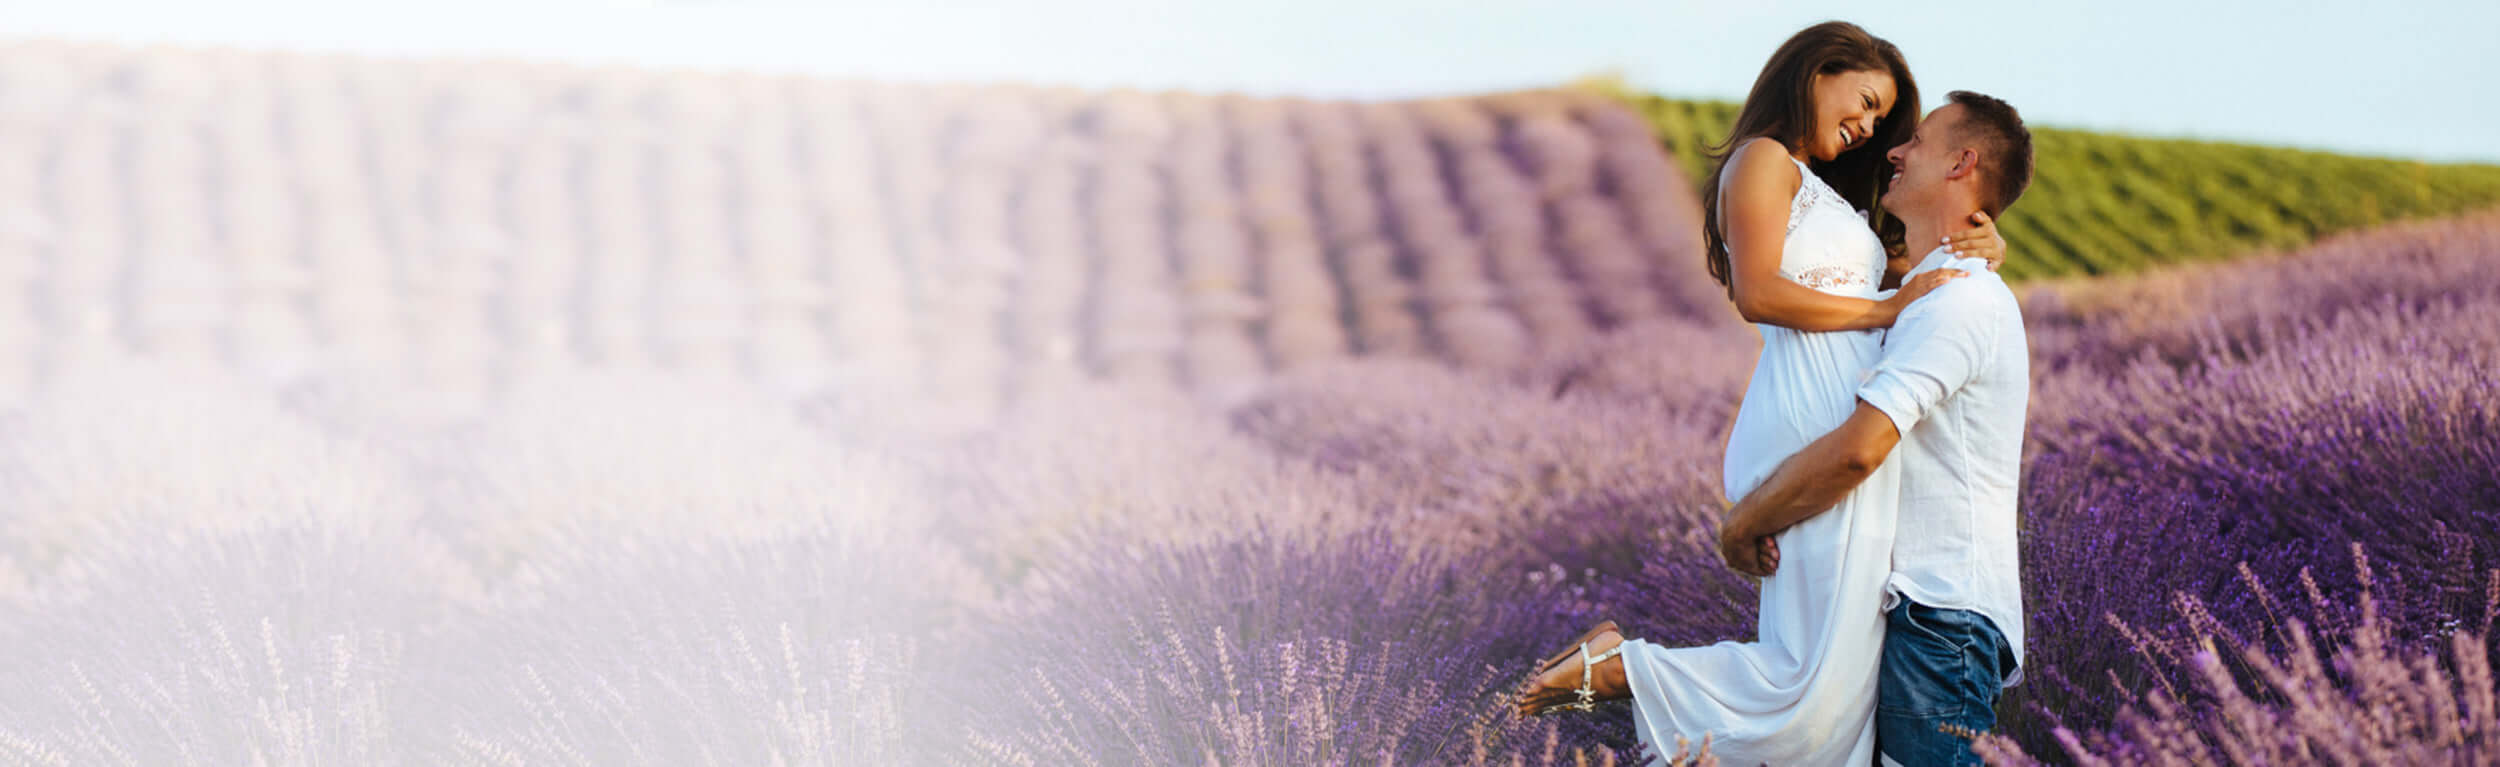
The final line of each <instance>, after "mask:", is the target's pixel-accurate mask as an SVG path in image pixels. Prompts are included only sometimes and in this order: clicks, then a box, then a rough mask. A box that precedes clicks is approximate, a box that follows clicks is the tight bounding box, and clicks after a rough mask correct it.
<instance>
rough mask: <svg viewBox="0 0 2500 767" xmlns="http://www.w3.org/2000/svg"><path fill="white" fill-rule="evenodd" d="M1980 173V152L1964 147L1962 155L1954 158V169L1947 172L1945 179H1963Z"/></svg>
mask: <svg viewBox="0 0 2500 767" xmlns="http://www.w3.org/2000/svg"><path fill="white" fill-rule="evenodd" d="M1978 171H1979V150H1977V149H1972V148H1970V147H1963V148H1962V153H1961V154H1958V155H1955V156H1954V157H1953V169H1952V170H1949V171H1945V174H1944V177H1945V178H1961V177H1963V176H1968V175H1970V174H1972V173H1976V172H1978Z"/></svg>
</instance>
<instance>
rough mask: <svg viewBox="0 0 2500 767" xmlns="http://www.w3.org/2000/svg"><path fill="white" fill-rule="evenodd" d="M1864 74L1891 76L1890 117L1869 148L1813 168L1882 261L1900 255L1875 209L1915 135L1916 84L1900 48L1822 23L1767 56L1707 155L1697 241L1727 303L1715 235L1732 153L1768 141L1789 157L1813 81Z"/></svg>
mask: <svg viewBox="0 0 2500 767" xmlns="http://www.w3.org/2000/svg"><path fill="white" fill-rule="evenodd" d="M1861 71H1864V72H1884V73H1888V74H1891V75H1892V85H1893V90H1894V92H1895V94H1896V95H1895V96H1894V97H1893V104H1892V111H1891V112H1888V113H1886V114H1885V115H1884V119H1882V120H1879V121H1877V122H1876V123H1875V135H1874V136H1872V137H1870V138H1869V139H1868V140H1867V142H1866V143H1864V144H1861V145H1859V146H1858V148H1856V149H1853V150H1850V151H1847V152H1842V153H1841V155H1840V156H1839V157H1837V158H1833V160H1832V161H1831V162H1827V163H1821V164H1819V165H1813V166H1812V167H1813V168H1814V174H1815V175H1817V176H1821V177H1822V178H1823V183H1825V184H1829V185H1831V187H1832V189H1833V190H1834V191H1838V192H1840V196H1841V197H1842V198H1844V199H1847V200H1848V201H1849V205H1850V206H1851V207H1855V208H1862V209H1865V210H1866V211H1867V213H1868V215H1869V216H1871V217H1872V218H1871V219H1869V222H1868V223H1869V224H1870V225H1872V226H1873V227H1874V228H1875V235H1876V238H1877V239H1880V240H1882V241H1883V243H1884V251H1885V252H1886V253H1889V254H1895V255H1898V254H1899V253H1900V252H1901V248H1902V243H1901V240H1902V237H1903V236H1904V235H1903V233H1902V226H1901V221H1900V219H1896V218H1893V217H1892V216H1889V215H1885V213H1884V210H1883V207H1882V206H1880V205H1876V204H1875V201H1876V200H1877V199H1880V198H1881V197H1882V196H1883V194H1884V190H1885V188H1886V187H1887V186H1888V185H1889V184H1890V183H1891V177H1892V173H1891V170H1892V164H1891V163H1890V162H1887V161H1885V160H1884V153H1886V152H1889V151H1892V148H1893V147H1895V146H1899V145H1901V143H1902V142H1906V141H1909V140H1910V132H1911V131H1912V130H1914V129H1916V128H1917V127H1918V117H1919V106H1918V83H1917V82H1916V81H1914V80H1911V79H1910V65H1909V64H1908V63H1906V62H1904V61H1902V59H1901V49H1900V48H1896V47H1894V46H1893V44H1892V43H1891V42H1889V41H1886V40H1885V39H1883V38H1880V37H1876V36H1874V35H1870V34H1867V32H1866V30H1865V29H1862V28H1859V27H1858V25H1856V24H1851V23H1849V22H1846V21H1826V22H1823V23H1821V24H1816V25H1814V26H1811V27H1806V28H1805V29H1803V30H1800V31H1798V32H1797V34H1796V35H1794V36H1791V37H1789V38H1788V42H1785V43H1781V44H1780V47H1779V50H1777V51H1773V52H1772V53H1771V61H1770V62H1769V63H1766V64H1763V65H1762V74H1760V75H1757V76H1755V77H1754V81H1753V91H1752V92H1751V93H1748V94H1746V95H1745V106H1744V108H1743V109H1741V110H1739V111H1738V112H1737V113H1736V125H1735V126H1734V128H1733V129H1731V130H1729V131H1728V136H1727V141H1726V142H1724V143H1721V144H1719V145H1717V146H1713V147H1710V159H1711V163H1710V178H1709V179H1708V180H1706V181H1703V182H1702V186H1701V204H1702V217H1701V226H1702V236H1703V238H1704V240H1705V242H1706V244H1707V245H1708V246H1709V248H1708V250H1707V251H1706V252H1707V255H1705V256H1703V257H1704V258H1706V259H1708V260H1709V266H1710V278H1711V279H1714V280H1718V281H1719V285H1720V286H1722V287H1725V288H1727V290H1728V298H1729V299H1731V300H1733V299H1734V298H1735V297H1736V286H1735V285H1734V284H1732V283H1731V282H1730V280H1729V270H1730V265H1729V263H1728V252H1727V232H1726V231H1725V230H1723V229H1721V228H1720V227H1719V174H1720V173H1721V172H1722V171H1724V170H1725V169H1726V167H1727V161H1728V159H1729V157H1730V156H1731V155H1734V154H1735V153H1736V148H1737V147H1740V146H1744V144H1745V142H1747V141H1750V140H1753V139H1754V138H1756V137H1760V136H1769V137H1771V138H1772V139H1773V140H1776V141H1778V142H1780V145H1781V146H1784V147H1787V148H1788V149H1789V150H1790V151H1792V152H1793V151H1795V150H1796V149H1797V148H1798V147H1801V146H1804V145H1805V140H1806V133H1807V132H1808V131H1811V130H1814V89H1813V88H1812V87H1810V86H1811V85H1812V83H1813V82H1814V76H1815V75H1818V74H1824V75H1836V74H1840V73H1843V72H1861Z"/></svg>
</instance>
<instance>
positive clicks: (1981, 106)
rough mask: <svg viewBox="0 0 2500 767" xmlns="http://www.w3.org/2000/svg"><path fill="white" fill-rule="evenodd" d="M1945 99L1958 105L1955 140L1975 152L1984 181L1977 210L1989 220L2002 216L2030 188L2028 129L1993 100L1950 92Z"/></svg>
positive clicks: (2005, 106)
mask: <svg viewBox="0 0 2500 767" xmlns="http://www.w3.org/2000/svg"><path fill="white" fill-rule="evenodd" d="M1945 98H1946V99H1948V100H1950V101H1951V102H1952V103H1955V104H1960V105H1962V119H1961V121H1960V122H1959V123H1958V124H1956V125H1955V126H1954V133H1955V137H1956V138H1958V139H1960V141H1961V142H1962V143H1964V144H1967V145H1968V146H1971V147H1973V148H1976V149H1978V150H1979V158H1980V159H1979V168H1980V173H1981V174H1982V175H1983V176H1984V177H1985V179H1986V183H1984V184H1981V185H1980V199H1979V209H1980V210H1984V211H1987V212H1988V217H1989V218H1996V217H1998V216H2003V215H2005V209H2006V208H2009V207H2013V205H2014V200H2015V198H2018V197H2021V196H2023V188H2024V187H2028V186H2030V185H2031V129H2030V128H2025V127H2023V116H2022V113H2020V112H2016V111H2014V107H2013V105H2010V104H2007V103H2005V102H2003V101H2000V100H1998V99H1997V98H1996V97H1994V96H1989V95H1987V94H1984V93H1974V92H1971V91H1954V92H1952V93H1948V94H1945Z"/></svg>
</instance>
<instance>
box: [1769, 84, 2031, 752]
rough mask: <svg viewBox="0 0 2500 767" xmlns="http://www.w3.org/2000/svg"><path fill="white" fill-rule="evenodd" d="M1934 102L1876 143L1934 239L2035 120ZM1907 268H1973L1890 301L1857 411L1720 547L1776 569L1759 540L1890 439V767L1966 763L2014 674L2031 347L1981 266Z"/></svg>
mask: <svg viewBox="0 0 2500 767" xmlns="http://www.w3.org/2000/svg"><path fill="white" fill-rule="evenodd" d="M1947 98H1948V99H1950V101H1951V103H1948V104H1946V105H1944V106H1942V107H1939V108H1937V109H1936V111H1934V112H1931V113H1929V114H1928V117H1927V119H1926V120H1925V121H1923V122H1921V123H1920V124H1919V126H1918V130H1917V131H1916V132H1915V133H1913V134H1912V136H1911V139H1910V141H1909V142H1908V143H1904V144H1902V145H1901V146H1899V147H1895V148H1894V149H1893V150H1892V151H1891V152H1890V153H1889V154H1887V155H1886V158H1887V159H1889V160H1891V161H1892V164H1893V168H1894V169H1895V173H1894V175H1893V178H1892V185H1891V189H1890V190H1889V191H1888V192H1886V193H1885V194H1884V197H1883V205H1884V209H1885V210H1886V211H1890V212H1891V213H1892V214H1893V215H1895V216H1898V217H1900V218H1901V220H1902V223H1903V224H1904V225H1905V226H1906V227H1907V229H1908V237H1907V241H1908V242H1912V243H1932V242H1941V241H1943V235H1944V233H1945V232H1948V231H1952V230H1954V229H1958V228H1960V226H1961V223H1960V222H1963V221H1967V220H1969V217H1970V215H1971V212H1972V211H1983V212H1985V213H1987V214H1988V215H1989V217H1991V218H1994V217H1998V216H2001V215H2002V214H2003V213H2004V211H2005V208H2006V206H2009V205H2012V204H2013V203H2014V199H2015V198H2016V197H2019V196H2021V195H2022V192H2023V187H2025V186H2026V185H2028V184H2029V183H2030V180H2031V132H2030V131H2029V130H2027V129H2025V128H2024V127H2023V122H2022V117H2021V115H2019V114H2017V113H2016V112H2015V111H2014V109H2013V107H2010V106H2007V105H2006V104H2005V102H2003V101H1998V100H1996V99H1994V98H1990V97H1987V96H1983V95H1980V94H1976V93H1970V92H1967V91H1954V92H1953V93H1952V94H1950V95H1949V96H1948V97H1947ZM1910 252H1913V253H1915V252H1917V251H1916V250H1915V249H1912V250H1911V251H1910ZM1905 267H1906V268H1907V272H1908V273H1909V274H1917V273H1920V272H1925V271H1928V270H1931V269H1959V270H1961V271H1964V272H1968V273H1969V274H1970V276H1968V277H1963V278H1960V279H1956V280H1953V281H1951V282H1947V283H1945V284H1944V285H1943V286H1941V287H1938V288H1936V289H1935V290H1934V291H1932V292H1930V293H1928V294H1927V295H1926V296H1925V297H1923V298H1920V299H1919V300H1918V302H1917V303H1914V304H1911V305H1910V307H1909V308H1908V309H1906V310H1904V311H1903V312H1902V313H1901V317H1900V318H1899V319H1898V320H1897V321H1895V322H1894V323H1893V326H1892V328H1891V329H1890V330H1888V331H1886V332H1885V336H1884V349H1883V356H1882V357H1881V358H1880V359H1879V361H1878V362H1877V363H1876V365H1875V367H1874V368H1873V369H1872V370H1870V371H1868V374H1867V379H1866V381H1865V383H1864V384H1862V385H1861V386H1860V387H1859V389H1858V405H1857V410H1856V412H1855V413H1853V414H1851V415H1850V417H1849V419H1848V420H1847V421H1846V422H1844V423H1842V424H1841V426H1840V427H1839V428H1837V429H1834V430H1833V431H1832V432H1831V433H1829V434H1826V435H1824V436H1823V437H1821V438H1819V439H1817V440H1816V441H1814V442H1813V443H1811V444H1809V445H1807V446H1806V447H1805V449H1803V450H1800V451H1798V452H1797V454H1796V455H1794V456H1791V457H1789V459H1788V460H1787V461H1785V462H1783V463H1782V464H1780V466H1779V468H1778V469H1777V470H1775V471H1773V472H1772V474H1771V476H1770V478H1768V479H1766V480H1764V481H1763V483H1762V484H1761V486H1759V487H1757V488H1755V489H1754V491H1753V492H1751V493H1748V494H1746V496H1745V497H1744V499H1743V500H1740V501H1738V502H1737V504H1736V506H1735V508H1734V509H1732V510H1731V512H1730V514H1729V517H1728V521H1727V523H1726V525H1725V526H1724V527H1722V528H1721V529H1720V533H1719V551H1720V555H1721V556H1722V557H1724V558H1725V559H1726V560H1727V562H1728V566H1730V567H1732V568H1735V569H1736V570H1738V571H1740V572H1745V573H1748V574H1752V575H1769V574H1770V573H1771V572H1772V570H1774V569H1775V568H1777V567H1778V566H1779V549H1778V546H1777V545H1776V544H1775V543H1774V542H1773V540H1772V536H1774V535H1777V534H1778V533H1779V532H1780V531H1782V530H1785V529H1787V528H1788V527H1789V526H1791V525H1794V524H1797V523H1798V522H1800V521H1803V520H1805V519H1807V518H1810V517H1812V516H1814V515H1815V514H1818V513H1820V512H1822V511H1824V510H1826V509H1830V508H1832V507H1833V506H1835V505H1838V504H1839V503H1840V501H1841V500H1842V498H1843V497H1845V496H1847V495H1848V493H1849V491H1850V489H1852V488H1854V487H1856V486H1857V485H1858V483H1859V482H1860V481H1863V480H1864V479H1865V478H1866V477H1867V476H1868V475H1869V474H1870V473H1872V472H1873V471H1874V469H1875V467H1876V466H1877V465H1879V464H1881V463H1883V461H1884V460H1885V459H1886V457H1887V456H1889V455H1892V454H1893V452H1894V448H1895V447H1896V446H1898V447H1899V448H1900V450H1899V457H1898V459H1897V460H1899V461H1902V465H1901V511H1900V518H1899V523H1898V524H1899V534H1898V535H1897V536H1896V538H1895V542H1894V544H1893V554H1892V574H1891V576H1890V577H1889V578H1888V579H1887V580H1886V581H1885V584H1884V608H1885V619H1886V626H1885V628H1886V631H1885V637H1884V648H1883V668H1882V671H1881V673H1880V675H1879V680H1880V681H1879V682H1878V690H1877V693H1876V700H1877V702H1876V713H1875V717H1876V725H1875V733H1876V734H1875V738H1876V748H1877V750H1878V751H1879V752H1880V753H1881V754H1882V757H1883V762H1884V763H1886V764H1899V765H1931V764H1979V759H1978V757H1976V756H1975V755H1973V754H1972V753H1971V749H1970V740H1971V738H1972V737H1974V736H1976V735H1977V734H1979V733H1984V732H1987V731H1988V730H1989V729H1990V728H1992V727H1994V726H1995V725H1996V700H1997V694H1998V692H1999V691H2000V690H2001V689H2002V688H2003V687H2007V686H2012V685H2013V684H2014V683H2016V682H2018V681H2020V680H2021V677H2022V673H2021V672H2022V648H2023V621H2022V616H2023V613H2022V584H2021V581H2020V578H2019V568H2018V559H2019V551H2018V550H2017V548H2016V546H2015V511H2014V502H2015V485H2016V481H2017V479H2018V474H2019V472H2020V471H2021V462H2020V456H2021V450H2022V444H2023V415H2024V411H2025V409H2026V408H2027V407H2028V404H2029V400H2030V390H2031V360H2030V347H2029V345H2028V343H2027V342H2026V340H2025V338H2024V336H2023V324H2022V312H2021V309H2020V308H2019V307H2017V306H2016V305H2015V302H2014V294H2013V293H2012V292H2011V291H2009V290H2007V289H2006V287H2005V282H2004V281H2003V280H2001V279H1998V278H1997V276H1996V275H1995V274H1994V273H1993V272H1990V271H1988V270H1987V268H1986V265H1985V264H1983V263H1982V262H1980V261H1978V260H1977V259H1962V258H1956V257H1954V256H1953V254H1952V252H1951V251H1948V250H1945V249H1943V248H1938V249H1936V250H1935V251H1934V252H1930V253H1927V254H1925V256H1924V258H1923V260H1921V261H1919V262H1917V263H1916V264H1915V265H1911V264H1908V263H1907V259H1897V260H1896V261H1895V262H1894V263H1893V264H1892V270H1893V271H1895V272H1899V271H1902V270H1903V269H1904V268H1905Z"/></svg>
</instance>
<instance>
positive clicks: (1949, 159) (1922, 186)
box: [1884, 104, 1964, 217]
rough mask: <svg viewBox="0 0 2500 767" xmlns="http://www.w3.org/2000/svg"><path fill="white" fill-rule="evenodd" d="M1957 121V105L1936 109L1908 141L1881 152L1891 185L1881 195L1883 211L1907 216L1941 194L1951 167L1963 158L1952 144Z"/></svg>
mask: <svg viewBox="0 0 2500 767" xmlns="http://www.w3.org/2000/svg"><path fill="white" fill-rule="evenodd" d="M1961 119H1962V105H1960V104H1946V105H1944V106H1940V107H1936V111H1933V112H1929V113H1927V119H1925V120H1920V121H1919V123H1918V129H1917V130H1915V131H1912V132H1911V133H1910V140H1909V141H1905V142H1902V144H1901V145H1900V146H1896V147H1893V148H1892V151H1890V152H1886V153H1884V159H1886V160H1890V161H1891V162H1892V169H1893V176H1892V186H1891V187H1890V188H1889V189H1887V190H1885V192H1884V210H1888V211H1892V214H1893V215H1896V216H1904V217H1907V216H1909V215H1910V214H1911V213H1913V212H1916V211H1919V210H1923V209H1925V208H1926V206H1928V205H1929V204H1931V203H1932V202H1933V201H1934V200H1935V199H1936V197H1937V194H1938V193H1939V192H1942V191H1944V187H1945V183H1946V181H1947V176H1948V175H1949V174H1951V173H1953V171H1954V164H1955V163H1957V162H1961V161H1962V160H1963V159H1964V157H1963V153H1962V150H1961V149H1960V148H1959V147H1956V146H1954V141H1953V131H1954V127H1955V125H1956V124H1957V123H1959V122H1960V121H1961Z"/></svg>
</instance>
